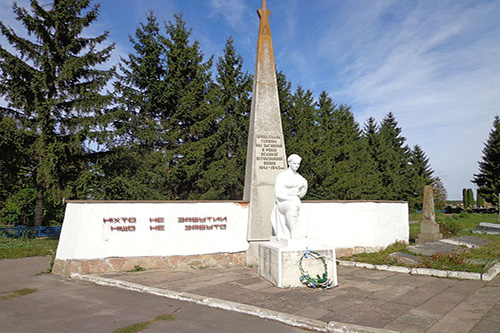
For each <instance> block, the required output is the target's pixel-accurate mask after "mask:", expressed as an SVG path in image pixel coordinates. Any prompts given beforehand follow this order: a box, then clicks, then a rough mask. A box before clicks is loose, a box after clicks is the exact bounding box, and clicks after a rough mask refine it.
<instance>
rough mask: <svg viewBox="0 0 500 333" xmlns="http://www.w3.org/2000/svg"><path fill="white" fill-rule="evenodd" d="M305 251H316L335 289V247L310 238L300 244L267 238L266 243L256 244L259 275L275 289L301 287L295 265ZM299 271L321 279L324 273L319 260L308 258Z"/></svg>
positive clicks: (297, 268) (303, 261)
mask: <svg viewBox="0 0 500 333" xmlns="http://www.w3.org/2000/svg"><path fill="white" fill-rule="evenodd" d="M284 243H287V245H285V244H284ZM306 249H309V250H310V251H314V252H317V253H319V254H320V255H322V256H323V257H324V258H325V259H326V264H327V274H328V278H329V279H331V280H332V285H333V286H337V285H338V280H337V264H336V258H335V248H334V247H333V246H331V245H324V244H321V242H318V241H315V240H311V239H306V240H301V241H296V240H291V241H286V240H281V241H277V240H276V239H271V241H270V242H265V243H260V244H259V269H258V272H259V275H260V276H262V277H263V278H264V279H266V280H268V281H269V282H271V283H272V284H274V285H275V286H277V287H279V288H288V287H302V286H303V287H305V285H304V284H302V283H301V282H300V276H301V272H300V268H299V263H300V259H301V258H302V256H303V255H304V253H305V252H306ZM302 268H303V269H304V270H305V271H307V272H308V273H309V274H310V275H311V276H314V277H316V275H320V276H322V275H323V273H324V272H325V268H324V265H323V261H322V260H319V259H315V258H313V257H312V256H308V258H303V259H302Z"/></svg>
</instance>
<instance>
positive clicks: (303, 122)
mask: <svg viewBox="0 0 500 333" xmlns="http://www.w3.org/2000/svg"><path fill="white" fill-rule="evenodd" d="M290 102H291V103H290V105H289V107H288V108H286V109H285V110H283V112H282V113H281V119H282V123H283V135H284V137H285V147H286V151H287V154H288V155H290V154H298V155H300V156H301V157H302V159H303V164H302V166H301V174H302V175H303V176H304V177H308V176H309V172H310V169H309V167H308V165H309V163H311V162H312V160H313V159H314V155H313V152H312V147H313V146H314V142H315V141H316V140H317V133H316V128H317V126H316V124H315V113H316V109H315V102H314V97H313V93H312V92H311V91H310V90H304V89H303V88H302V87H301V86H298V87H297V89H296V91H295V93H294V94H293V95H291V99H290Z"/></svg>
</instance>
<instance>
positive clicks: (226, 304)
mask: <svg viewBox="0 0 500 333" xmlns="http://www.w3.org/2000/svg"><path fill="white" fill-rule="evenodd" d="M70 278H71V279H75V280H81V281H86V282H91V283H94V284H97V285H101V286H110V287H117V288H121V289H126V290H131V291H138V292H141V293H145V294H152V295H157V296H162V297H167V298H170V299H176V300H180V301H186V302H191V303H196V304H200V305H206V306H210V307H212V308H218V309H223V310H229V311H235V312H239V313H244V314H248V315H251V316H256V317H259V318H262V319H270V320H275V321H279V322H281V323H284V324H287V325H290V326H295V327H299V328H304V329H308V330H314V331H318V332H334V333H383V332H385V333H391V332H393V333H397V331H390V330H384V329H378V328H372V327H366V326H359V325H352V324H344V323H339V322H334V321H331V322H329V323H325V322H323V321H320V320H316V319H310V318H305V317H301V316H296V315H293V314H288V313H283V312H278V311H273V310H267V309H263V308H259V307H257V306H253V305H247V304H241V303H236V302H231V301H225V300H221V299H217V298H212V297H205V296H200V295H196V294H191V293H184V292H177V291H173V290H168V289H162V288H154V287H148V286H144V285H141V284H137V283H132V282H126V281H120V280H116V279H109V278H105V277H102V276H97V275H80V274H72V275H71V276H70Z"/></svg>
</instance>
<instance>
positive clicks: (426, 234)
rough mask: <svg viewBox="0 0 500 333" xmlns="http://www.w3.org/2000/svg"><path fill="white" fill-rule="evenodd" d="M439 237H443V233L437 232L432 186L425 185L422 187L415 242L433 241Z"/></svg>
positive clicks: (437, 225)
mask: <svg viewBox="0 0 500 333" xmlns="http://www.w3.org/2000/svg"><path fill="white" fill-rule="evenodd" d="M441 238H443V235H442V234H441V233H439V224H437V222H436V212H435V210H434V189H433V187H432V186H430V185H427V186H425V187H424V206H423V209H422V221H420V233H419V234H418V238H417V243H427V242H434V241H437V240H439V239H441Z"/></svg>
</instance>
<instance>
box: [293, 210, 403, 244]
mask: <svg viewBox="0 0 500 333" xmlns="http://www.w3.org/2000/svg"><path fill="white" fill-rule="evenodd" d="M301 211H303V212H304V213H305V214H307V218H308V221H309V234H308V235H309V237H311V238H319V239H324V240H326V241H328V242H329V243H332V244H334V245H335V247H337V248H354V247H357V246H362V247H375V248H380V247H386V246H388V245H390V244H392V243H394V242H397V241H405V242H408V240H409V235H410V227H409V222H408V204H407V203H406V202H396V201H304V202H303V203H302V208H301Z"/></svg>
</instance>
